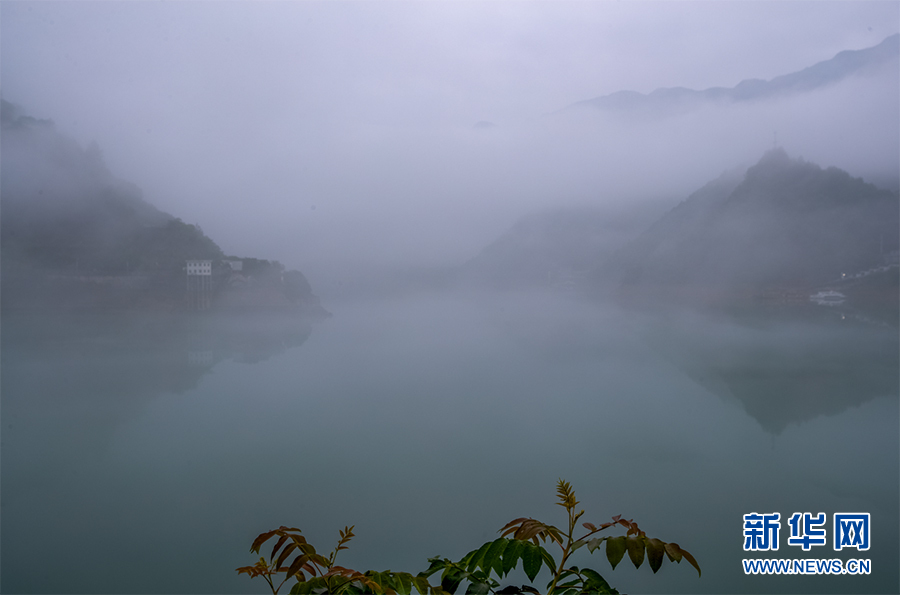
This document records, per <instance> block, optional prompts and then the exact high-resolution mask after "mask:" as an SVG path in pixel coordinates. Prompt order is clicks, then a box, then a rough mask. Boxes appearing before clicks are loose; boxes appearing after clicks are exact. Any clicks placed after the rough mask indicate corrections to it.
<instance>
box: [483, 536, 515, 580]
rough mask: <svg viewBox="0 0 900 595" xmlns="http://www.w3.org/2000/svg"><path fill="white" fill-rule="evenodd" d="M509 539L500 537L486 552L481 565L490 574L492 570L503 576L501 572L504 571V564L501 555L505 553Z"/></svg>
mask: <svg viewBox="0 0 900 595" xmlns="http://www.w3.org/2000/svg"><path fill="white" fill-rule="evenodd" d="M508 543H509V540H507V539H503V538H502V537H501V538H500V539H497V540H495V541H494V542H493V543H492V544H491V547H489V548H488V550H487V551H486V552H485V553H484V558H483V559H482V561H481V564H480V566H481V567H482V568H483V569H484V571H485V572H486V573H488V574H490V572H491V570H493V571H494V572H495V573H497V576H500V577H501V578H502V575H501V574H500V573H501V572H502V571H503V565H502V563H501V561H500V555H501V554H502V553H503V550H505V549H506V547H507V544H508Z"/></svg>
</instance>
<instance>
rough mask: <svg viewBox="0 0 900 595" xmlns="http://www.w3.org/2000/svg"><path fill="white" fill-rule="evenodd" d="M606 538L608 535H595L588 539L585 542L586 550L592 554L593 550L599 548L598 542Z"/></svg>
mask: <svg viewBox="0 0 900 595" xmlns="http://www.w3.org/2000/svg"><path fill="white" fill-rule="evenodd" d="M607 539H609V537H595V538H594V539H591V540H590V541H588V542H587V547H588V551H589V552H591V553H592V554H593V553H594V550H596V549H597V548H599V547H600V544H601V543H603V542H604V541H606V540H607Z"/></svg>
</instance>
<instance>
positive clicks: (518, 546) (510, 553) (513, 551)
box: [500, 539, 525, 578]
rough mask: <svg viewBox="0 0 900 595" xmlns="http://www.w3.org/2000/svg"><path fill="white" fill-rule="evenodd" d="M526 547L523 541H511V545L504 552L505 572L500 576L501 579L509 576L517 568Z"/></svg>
mask: <svg viewBox="0 0 900 595" xmlns="http://www.w3.org/2000/svg"><path fill="white" fill-rule="evenodd" d="M524 547H525V542H523V541H516V540H515V539H512V540H510V541H509V545H507V546H506V549H505V550H503V564H502V566H501V568H502V571H503V572H502V574H501V575H500V578H503V577H504V576H506V575H507V574H509V573H510V572H511V571H512V569H513V568H515V567H516V565H517V564H518V563H519V557H520V556H521V555H522V552H523V548H524Z"/></svg>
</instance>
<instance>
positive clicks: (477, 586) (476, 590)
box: [466, 581, 491, 595]
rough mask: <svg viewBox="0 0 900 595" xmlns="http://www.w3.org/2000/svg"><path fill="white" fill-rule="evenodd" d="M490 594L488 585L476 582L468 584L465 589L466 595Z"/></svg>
mask: <svg viewBox="0 0 900 595" xmlns="http://www.w3.org/2000/svg"><path fill="white" fill-rule="evenodd" d="M490 592H491V587H490V585H488V584H487V583H482V582H478V581H473V582H470V583H469V586H468V587H467V588H466V595H487V594H488V593H490Z"/></svg>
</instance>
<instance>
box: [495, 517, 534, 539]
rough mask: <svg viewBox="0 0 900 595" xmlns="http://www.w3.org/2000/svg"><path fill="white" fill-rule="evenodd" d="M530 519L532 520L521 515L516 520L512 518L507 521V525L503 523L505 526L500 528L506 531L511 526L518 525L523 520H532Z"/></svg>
mask: <svg viewBox="0 0 900 595" xmlns="http://www.w3.org/2000/svg"><path fill="white" fill-rule="evenodd" d="M530 520H531V519H529V518H526V517H520V518H517V519H515V520H512V521H510V522H508V523H506V524H505V525H503V528H502V529H500V530H501V531H506V530H507V529H509V528H510V527H515V526H516V525H519V524H520V523H522V522H523V521H530ZM513 531H515V529H513ZM510 532H511V531H506V533H510ZM506 533H504V535H505V534H506Z"/></svg>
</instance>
